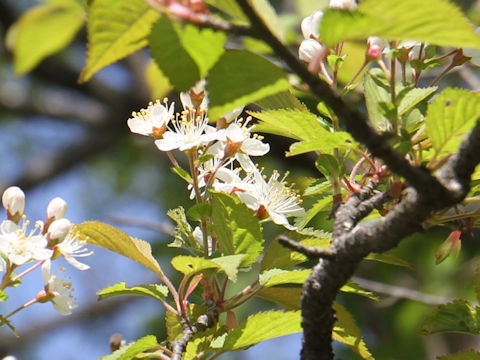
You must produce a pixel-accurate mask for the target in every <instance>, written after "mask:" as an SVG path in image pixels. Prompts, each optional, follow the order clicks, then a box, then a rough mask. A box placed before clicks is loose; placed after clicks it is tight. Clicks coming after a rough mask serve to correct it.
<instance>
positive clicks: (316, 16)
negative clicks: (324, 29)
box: [300, 11, 323, 39]
mask: <svg viewBox="0 0 480 360" xmlns="http://www.w3.org/2000/svg"><path fill="white" fill-rule="evenodd" d="M322 18H323V11H315V12H314V13H313V14H312V15H310V16H307V17H306V18H305V19H303V20H302V23H301V24H300V28H301V29H302V34H303V37H304V38H305V39H310V38H312V37H314V38H316V39H318V38H319V37H320V30H319V27H320V22H321V21H322Z"/></svg>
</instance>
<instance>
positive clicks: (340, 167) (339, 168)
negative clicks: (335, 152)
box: [315, 154, 346, 182]
mask: <svg viewBox="0 0 480 360" xmlns="http://www.w3.org/2000/svg"><path fill="white" fill-rule="evenodd" d="M315 166H316V167H317V169H318V171H320V172H321V173H322V174H323V175H324V176H325V177H326V178H327V179H332V178H337V179H339V178H341V177H342V176H343V174H345V171H346V168H345V164H344V162H342V161H339V160H338V159H337V158H336V157H334V156H332V155H329V154H320V155H319V156H318V157H317V161H315ZM332 182H333V181H332Z"/></svg>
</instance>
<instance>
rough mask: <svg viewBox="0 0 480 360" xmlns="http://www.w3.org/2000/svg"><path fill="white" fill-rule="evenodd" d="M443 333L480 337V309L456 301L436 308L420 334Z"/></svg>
mask: <svg viewBox="0 0 480 360" xmlns="http://www.w3.org/2000/svg"><path fill="white" fill-rule="evenodd" d="M442 332H460V333H465V334H471V335H477V336H478V335H480V315H479V307H478V306H473V305H472V304H470V303H469V302H468V301H466V300H455V301H453V302H451V303H448V304H445V305H439V306H437V307H435V309H434V310H433V311H432V312H431V313H430V314H429V315H427V317H426V318H425V319H424V321H423V323H422V325H421V328H420V331H419V333H420V334H421V335H430V334H436V333H442Z"/></svg>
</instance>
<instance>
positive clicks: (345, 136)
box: [286, 130, 354, 156]
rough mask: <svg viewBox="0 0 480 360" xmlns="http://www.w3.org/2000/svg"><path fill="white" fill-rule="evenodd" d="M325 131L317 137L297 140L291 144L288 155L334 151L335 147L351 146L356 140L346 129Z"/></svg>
mask: <svg viewBox="0 0 480 360" xmlns="http://www.w3.org/2000/svg"><path fill="white" fill-rule="evenodd" d="M324 131H325V133H320V134H318V138H317V139H313V140H306V141H301V142H296V143H294V144H292V145H291V146H290V149H289V151H288V152H287V153H286V156H294V155H299V154H304V153H306V152H311V151H317V152H320V153H333V151H334V149H335V148H337V149H338V148H350V147H351V146H352V143H354V140H353V138H352V136H351V135H350V134H349V133H347V132H344V131H337V132H334V133H331V132H328V131H326V130H324Z"/></svg>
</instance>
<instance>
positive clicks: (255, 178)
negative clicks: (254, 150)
mask: <svg viewBox="0 0 480 360" xmlns="http://www.w3.org/2000/svg"><path fill="white" fill-rule="evenodd" d="M279 176H280V175H279V173H278V172H276V171H275V172H274V173H273V174H272V176H271V177H270V179H269V180H268V181H265V179H264V178H263V176H262V174H261V173H260V172H259V171H258V170H257V171H254V172H252V173H251V174H249V175H248V176H247V178H246V179H244V180H243V188H242V185H241V184H238V185H237V187H239V188H240V189H241V191H236V192H235V194H236V195H237V196H238V197H239V198H240V200H241V201H242V202H243V203H245V204H246V205H247V206H248V207H249V208H251V209H252V210H254V211H256V213H257V217H259V218H261V219H262V218H267V217H270V218H271V219H272V221H273V222H274V223H275V224H278V225H283V226H284V227H286V228H287V229H289V230H294V229H295V227H294V226H292V225H290V224H289V222H288V220H287V217H289V216H303V215H304V214H305V210H304V209H303V208H302V207H301V206H300V202H301V201H300V199H299V197H298V195H297V194H296V193H295V192H294V191H293V190H292V189H291V188H289V187H288V186H287V185H286V182H285V176H284V177H283V178H282V179H281V180H279Z"/></svg>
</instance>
